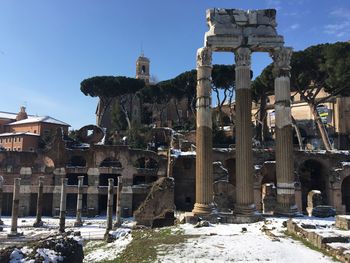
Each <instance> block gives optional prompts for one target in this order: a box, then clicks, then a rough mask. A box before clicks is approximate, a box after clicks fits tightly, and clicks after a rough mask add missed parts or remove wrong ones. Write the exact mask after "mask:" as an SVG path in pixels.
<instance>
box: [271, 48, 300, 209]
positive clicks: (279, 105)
mask: <svg viewBox="0 0 350 263" xmlns="http://www.w3.org/2000/svg"><path fill="white" fill-rule="evenodd" d="M291 56H292V49H291V48H286V47H283V48H278V49H275V50H274V52H273V53H272V58H273V61H274V74H275V98H276V101H275V116H276V117H275V119H276V121H275V122H276V127H275V129H276V177H277V204H276V208H275V214H278V215H286V216H293V215H296V214H297V212H298V209H297V206H296V204H295V186H294V185H295V178H294V160H293V130H292V118H291V108H290V79H289V76H290V59H291Z"/></svg>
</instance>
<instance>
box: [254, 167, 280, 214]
mask: <svg viewBox="0 0 350 263" xmlns="http://www.w3.org/2000/svg"><path fill="white" fill-rule="evenodd" d="M259 168H260V169H259V172H258V175H259V176H258V177H257V178H256V180H257V183H258V184H259V190H260V195H261V211H262V212H263V213H273V211H274V209H275V206H276V202H277V200H276V198H277V177H276V162H275V161H265V162H264V164H263V165H262V166H261V167H259ZM256 205H257V206H258V204H256Z"/></svg>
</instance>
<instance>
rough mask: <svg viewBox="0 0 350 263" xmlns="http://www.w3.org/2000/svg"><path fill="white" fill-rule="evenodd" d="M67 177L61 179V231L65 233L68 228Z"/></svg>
mask: <svg viewBox="0 0 350 263" xmlns="http://www.w3.org/2000/svg"><path fill="white" fill-rule="evenodd" d="M67 182H68V179H67V178H62V179H61V201H60V222H59V231H60V232H61V233H63V232H64V231H65V228H66V206H67V193H66V191H67V189H66V188H67Z"/></svg>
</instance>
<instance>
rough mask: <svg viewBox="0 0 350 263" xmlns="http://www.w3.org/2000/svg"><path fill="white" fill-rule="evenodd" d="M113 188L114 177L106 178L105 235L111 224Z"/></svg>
mask: <svg viewBox="0 0 350 263" xmlns="http://www.w3.org/2000/svg"><path fill="white" fill-rule="evenodd" d="M113 188H114V179H113V178H109V179H108V197H107V198H108V199H107V222H106V233H105V236H108V233H109V231H110V230H111V229H112V224H113V221H112V220H113Z"/></svg>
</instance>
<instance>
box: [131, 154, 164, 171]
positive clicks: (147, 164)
mask: <svg viewBox="0 0 350 263" xmlns="http://www.w3.org/2000/svg"><path fill="white" fill-rule="evenodd" d="M134 166H135V167H136V168H146V169H156V168H158V161H157V160H155V159H153V158H152V157H148V156H144V157H141V158H138V159H137V160H136V161H135V163H134Z"/></svg>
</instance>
